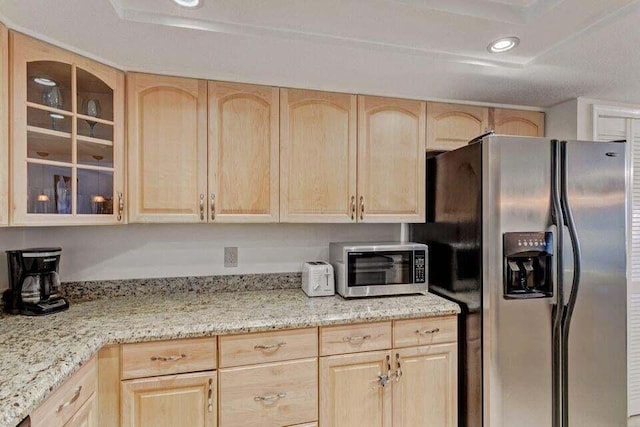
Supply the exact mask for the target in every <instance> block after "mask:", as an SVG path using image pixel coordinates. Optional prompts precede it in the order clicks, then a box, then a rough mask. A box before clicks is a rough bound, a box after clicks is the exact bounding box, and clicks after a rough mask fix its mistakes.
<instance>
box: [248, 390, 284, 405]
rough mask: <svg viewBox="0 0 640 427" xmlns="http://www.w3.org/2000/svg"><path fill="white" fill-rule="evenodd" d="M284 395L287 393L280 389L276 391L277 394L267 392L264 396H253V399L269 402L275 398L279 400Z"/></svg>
mask: <svg viewBox="0 0 640 427" xmlns="http://www.w3.org/2000/svg"><path fill="white" fill-rule="evenodd" d="M286 396H287V393H285V392H283V391H281V392H280V393H277V394H268V395H266V396H256V397H254V398H253V400H255V401H256V402H265V403H271V402H275V401H276V400H280V399H282V398H284V397H286Z"/></svg>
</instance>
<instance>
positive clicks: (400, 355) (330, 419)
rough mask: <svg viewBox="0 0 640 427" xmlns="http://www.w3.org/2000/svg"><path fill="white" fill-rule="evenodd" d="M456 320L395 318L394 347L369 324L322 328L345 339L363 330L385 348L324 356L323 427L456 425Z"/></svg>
mask: <svg viewBox="0 0 640 427" xmlns="http://www.w3.org/2000/svg"><path fill="white" fill-rule="evenodd" d="M456 322H457V320H456V318H455V316H449V317H442V318H427V319H414V320H400V321H394V322H393V337H394V338H393V343H394V344H393V348H391V349H390V350H389V349H388V348H389V347H391V345H389V344H386V348H387V349H384V350H383V349H382V348H385V347H382V346H383V345H385V340H378V341H377V342H374V341H375V340H374V339H373V337H374V335H373V334H372V333H369V332H367V330H366V326H367V325H366V324H363V325H356V326H350V327H342V326H338V327H327V328H322V329H321V332H320V336H321V337H323V336H333V335H335V337H336V338H339V335H340V334H342V335H344V336H343V338H342V341H345V342H348V341H350V340H352V339H353V332H355V331H358V333H360V334H361V335H360V336H362V338H363V340H362V341H369V342H371V345H377V346H378V348H379V349H380V350H379V351H366V352H362V353H354V354H343V355H334V356H327V357H321V358H320V427H358V426H365V425H366V426H371V427H391V426H393V427H454V426H457V423H458V416H457V415H458V414H457V411H458V406H457V397H458V395H457V393H458V390H457V382H458V377H457V359H458V357H457V342H456V341H457V336H456ZM384 326H385V324H384V323H382V324H380V327H384ZM349 329H351V331H350V330H349ZM362 334H364V335H362ZM364 337H368V338H367V339H366V340H364ZM321 342H322V340H321ZM327 344H328V343H327ZM326 347H327V349H328V348H329V346H328V345H327V346H326ZM325 350H326V349H325V348H324V346H323V348H321V354H323V352H324V351H325ZM346 351H350V352H351V351H352V350H349V349H347V350H346ZM346 351H345V352H346ZM324 354H326V353H324Z"/></svg>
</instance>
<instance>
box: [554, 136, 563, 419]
mask: <svg viewBox="0 0 640 427" xmlns="http://www.w3.org/2000/svg"><path fill="white" fill-rule="evenodd" d="M559 163H560V142H559V141H558V140H557V139H553V140H551V220H552V222H553V225H554V226H555V227H553V228H555V233H556V239H555V241H556V251H555V258H556V294H555V301H556V302H555V304H554V305H553V312H552V319H553V324H552V329H551V339H552V344H551V353H552V354H551V358H552V360H551V373H552V380H551V384H552V391H551V399H552V415H551V416H552V426H553V427H561V425H562V424H561V423H562V396H563V387H562V378H563V374H562V347H563V346H562V318H563V315H564V275H563V273H564V260H563V255H564V254H563V252H562V248H563V247H564V216H563V211H562V202H561V197H560V192H561V185H560V179H561V178H560V164H559Z"/></svg>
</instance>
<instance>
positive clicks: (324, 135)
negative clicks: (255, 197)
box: [280, 89, 357, 222]
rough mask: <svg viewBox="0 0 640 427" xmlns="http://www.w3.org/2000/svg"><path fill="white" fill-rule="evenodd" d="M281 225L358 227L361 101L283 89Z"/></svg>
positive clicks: (348, 97)
mask: <svg viewBox="0 0 640 427" xmlns="http://www.w3.org/2000/svg"><path fill="white" fill-rule="evenodd" d="M280 133H281V138H280V221H281V222H355V221H356V212H355V203H356V156H357V153H356V96H355V95H348V94H340V93H329V92H319V91H311V90H297V89H281V90H280Z"/></svg>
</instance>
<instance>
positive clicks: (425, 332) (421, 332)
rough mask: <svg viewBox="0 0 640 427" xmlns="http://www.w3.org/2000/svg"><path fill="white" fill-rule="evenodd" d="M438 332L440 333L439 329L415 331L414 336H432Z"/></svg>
mask: <svg viewBox="0 0 640 427" xmlns="http://www.w3.org/2000/svg"><path fill="white" fill-rule="evenodd" d="M438 332H440V328H433V329H422V330H420V329H418V330H416V334H418V335H432V334H437V333H438Z"/></svg>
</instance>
